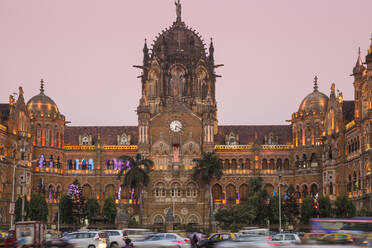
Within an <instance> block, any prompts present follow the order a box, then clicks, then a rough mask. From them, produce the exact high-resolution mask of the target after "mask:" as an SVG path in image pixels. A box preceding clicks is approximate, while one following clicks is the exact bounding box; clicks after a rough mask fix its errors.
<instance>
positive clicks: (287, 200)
mask: <svg viewBox="0 0 372 248" xmlns="http://www.w3.org/2000/svg"><path fill="white" fill-rule="evenodd" d="M282 205H283V217H284V219H285V220H286V221H287V222H288V223H289V224H295V223H296V218H297V217H298V215H299V214H300V213H299V208H298V204H297V199H296V196H295V189H294V187H293V185H289V187H288V189H287V190H286V192H285V195H284V197H283V204H282Z"/></svg>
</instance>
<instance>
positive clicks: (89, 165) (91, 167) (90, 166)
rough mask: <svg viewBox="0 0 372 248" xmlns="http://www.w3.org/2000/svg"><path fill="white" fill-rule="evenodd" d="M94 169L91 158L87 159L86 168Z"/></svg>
mask: <svg viewBox="0 0 372 248" xmlns="http://www.w3.org/2000/svg"><path fill="white" fill-rule="evenodd" d="M93 169H94V161H93V159H92V158H91V159H89V161H88V170H93Z"/></svg>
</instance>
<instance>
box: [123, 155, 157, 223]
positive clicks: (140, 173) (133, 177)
mask: <svg viewBox="0 0 372 248" xmlns="http://www.w3.org/2000/svg"><path fill="white" fill-rule="evenodd" d="M118 160H121V161H123V167H122V168H121V170H120V172H119V174H118V179H120V178H121V177H122V176H123V174H125V175H124V180H123V185H124V187H126V188H127V189H130V190H132V189H133V190H135V191H136V192H138V193H139V196H140V223H141V224H142V191H143V190H144V189H145V188H146V187H147V185H148V184H149V182H150V176H149V173H150V171H151V169H152V167H153V166H154V162H153V161H152V160H151V159H145V158H143V157H142V155H141V154H140V153H138V154H137V155H136V158H132V157H130V156H127V155H123V156H120V157H119V158H118ZM124 172H125V173H124Z"/></svg>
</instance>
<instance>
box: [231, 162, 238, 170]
mask: <svg viewBox="0 0 372 248" xmlns="http://www.w3.org/2000/svg"><path fill="white" fill-rule="evenodd" d="M231 168H232V169H233V170H236V168H237V163H236V159H232V160H231Z"/></svg>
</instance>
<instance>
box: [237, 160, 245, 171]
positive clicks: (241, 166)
mask: <svg viewBox="0 0 372 248" xmlns="http://www.w3.org/2000/svg"><path fill="white" fill-rule="evenodd" d="M243 166H244V162H243V159H239V160H238V169H239V170H241V169H243Z"/></svg>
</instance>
